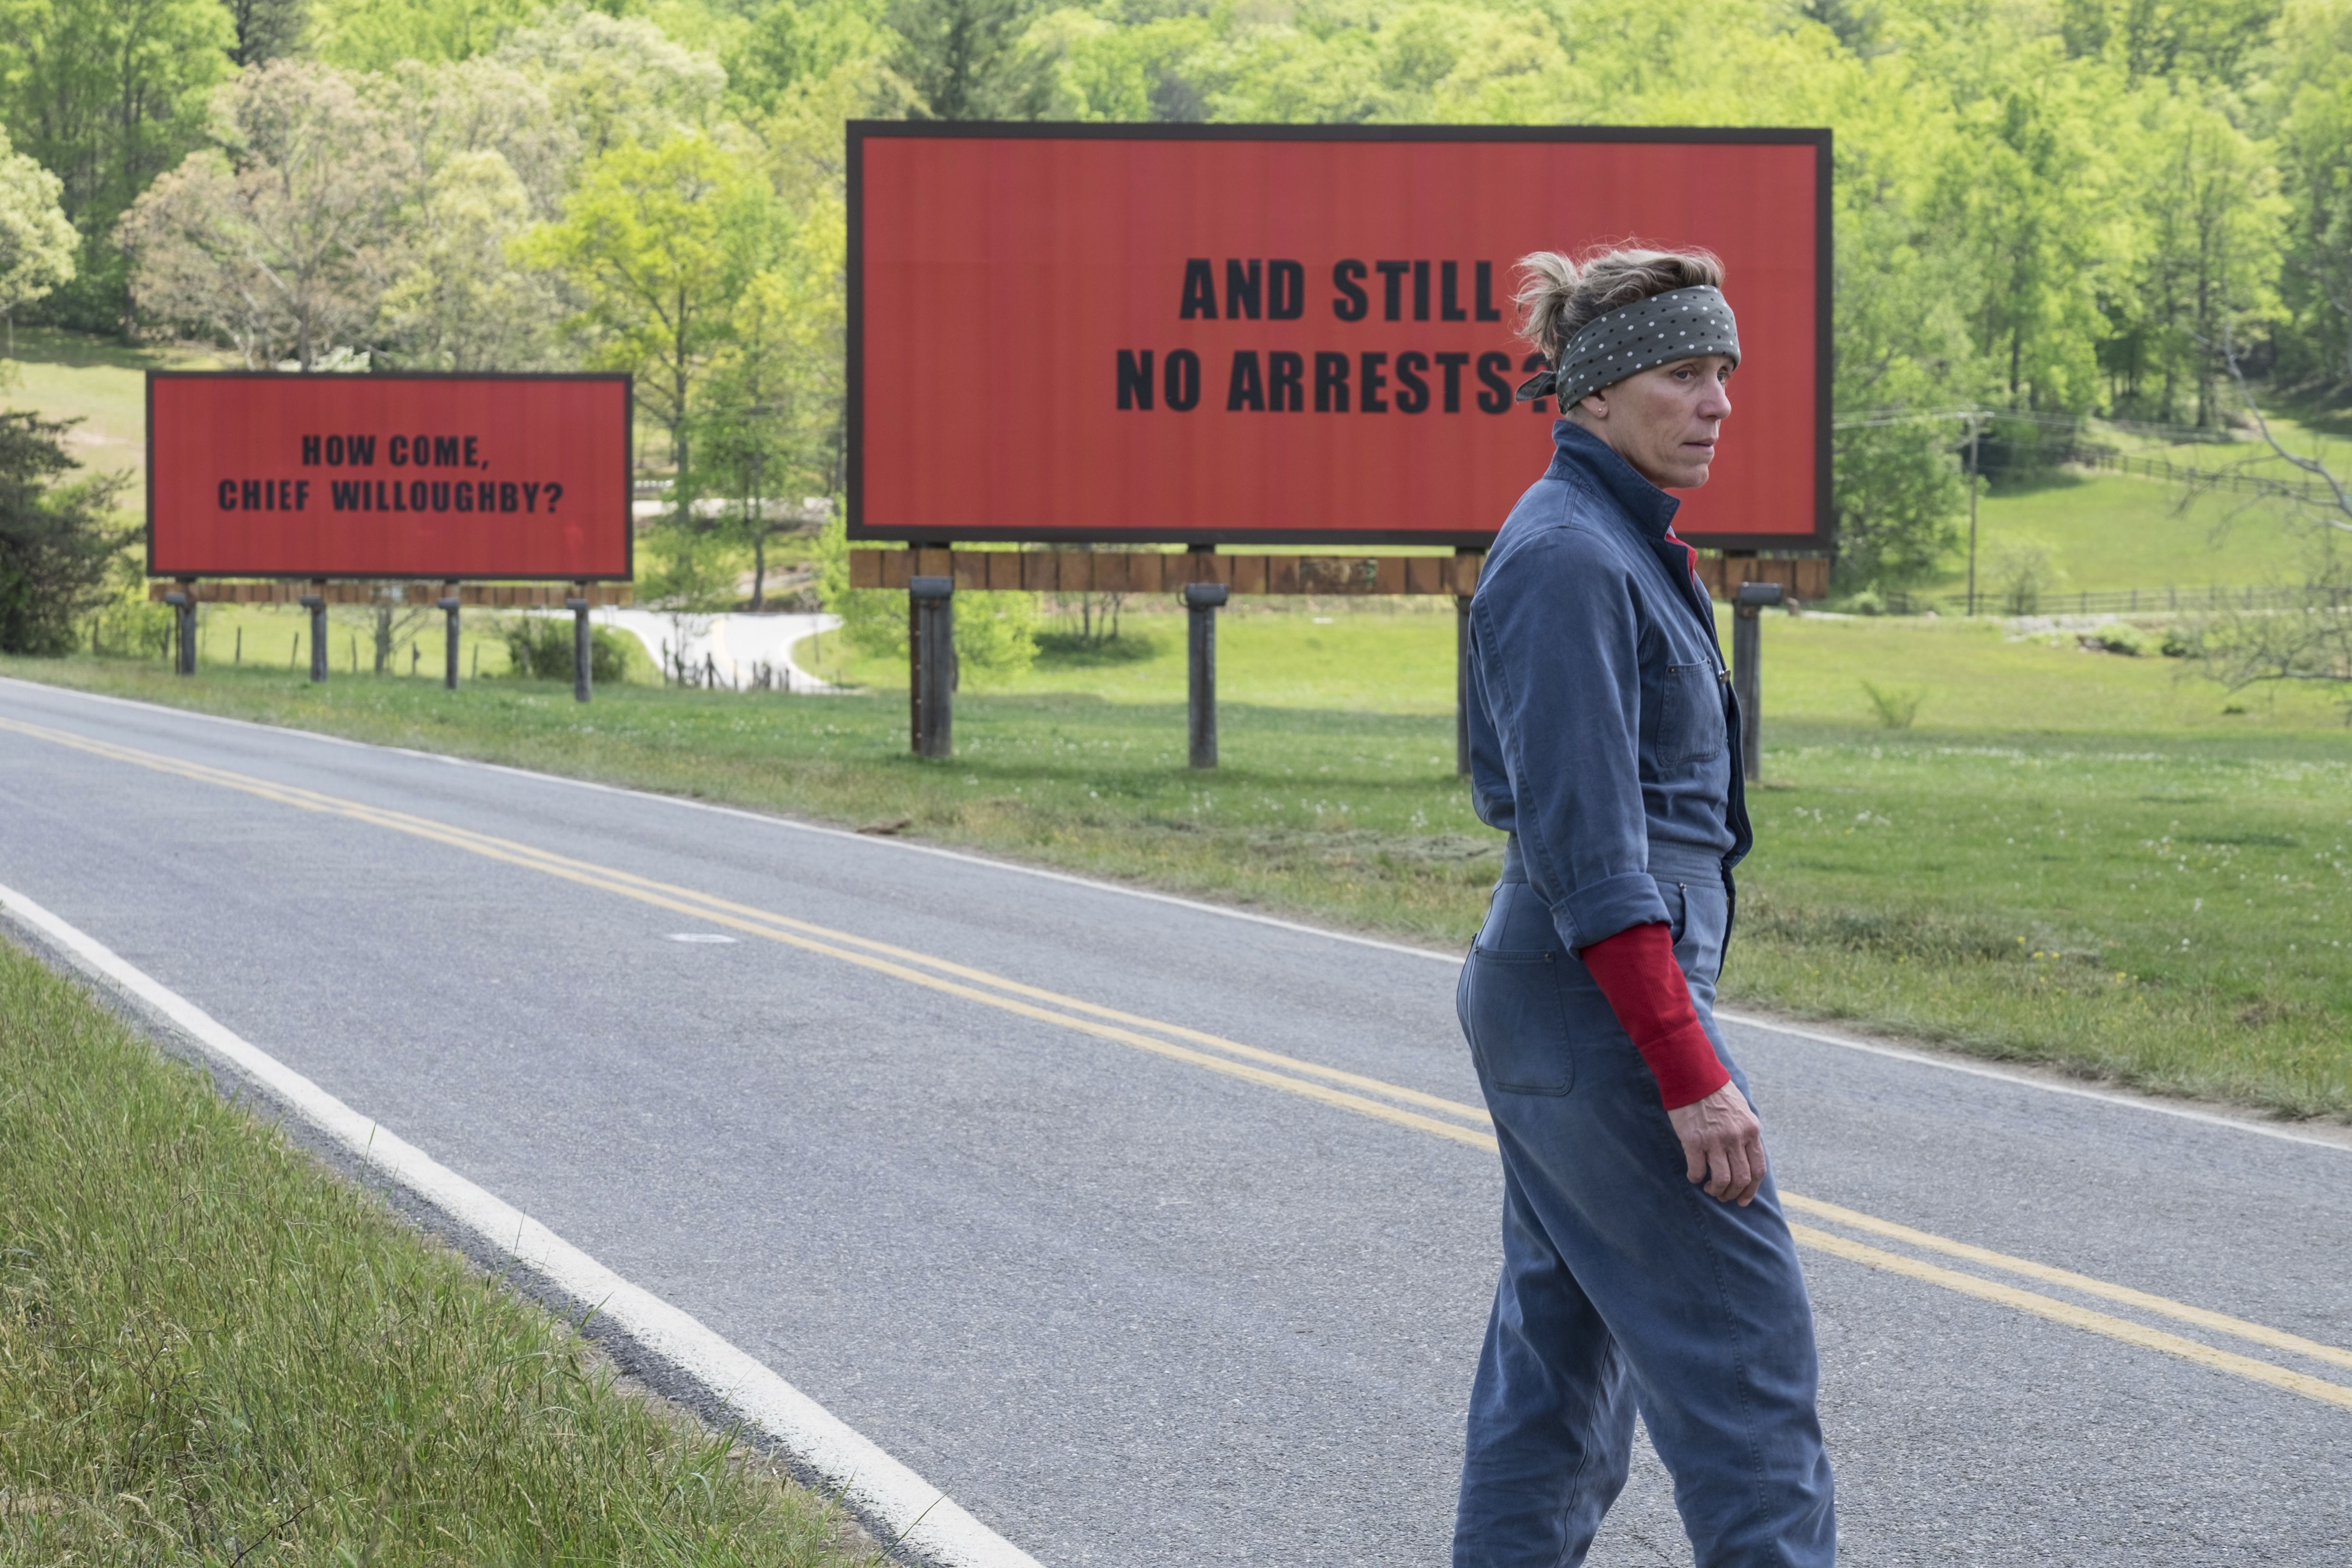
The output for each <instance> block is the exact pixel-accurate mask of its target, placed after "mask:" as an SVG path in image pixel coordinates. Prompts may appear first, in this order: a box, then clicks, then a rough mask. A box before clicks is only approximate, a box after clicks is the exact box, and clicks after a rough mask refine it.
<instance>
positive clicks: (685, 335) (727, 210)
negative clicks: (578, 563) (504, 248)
mask: <svg viewBox="0 0 2352 1568" xmlns="http://www.w3.org/2000/svg"><path fill="white" fill-rule="evenodd" d="M773 221H774V214H773V208H772V201H771V199H770V195H769V191H768V187H767V185H766V184H765V182H764V181H762V180H761V178H760V177H759V174H758V170H757V168H756V166H755V164H754V163H753V161H752V160H751V158H749V157H748V156H746V155H745V154H743V153H739V152H737V151H735V150H733V149H731V148H729V147H725V146H722V145H720V143H719V142H717V141H716V140H714V139H713V138H711V137H710V136H708V135H705V134H703V133H702V132H686V133H682V134H678V135H675V136H672V137H670V138H669V139H668V140H667V141H665V142H662V143H661V144H660V145H659V146H656V147H640V146H637V145H635V144H634V143H627V144H624V145H622V146H619V147H615V148H614V149H613V150H612V151H611V152H609V153H605V154H604V156H603V157H601V158H598V159H596V160H595V161H594V162H593V163H591V164H589V166H588V168H587V170H586V171H585V172H584V173H583V174H582V176H581V181H580V186H579V189H578V190H576V191H575V192H574V193H573V194H572V197H571V199H570V200H569V201H568V202H567V203H566V204H565V205H564V210H563V217H562V221H561V222H560V223H555V224H550V225H547V226H542V227H541V228H540V229H538V230H535V231H534V232H533V233H531V234H530V235H529V236H527V237H525V238H524V239H523V240H522V241H521V242H520V244H519V246H518V247H517V249H516V252H515V254H516V255H517V256H519V257H520V258H523V259H524V260H525V261H527V262H530V263H531V264H535V265H538V266H542V267H548V268H553V269H554V270H555V271H556V272H558V273H559V274H560V275H561V276H562V278H563V279H564V281H565V282H566V283H567V284H569V285H570V287H571V288H572V289H573V290H574V291H575V292H576V293H577V295H578V296H579V297H580V299H581V300H583V301H584V307H583V309H582V310H580V311H579V312H578V313H577V314H576V315H575V316H574V317H573V319H572V330H573V331H575V332H577V333H578V334H579V335H580V337H581V339H582V340H583V342H585V343H586V344H587V345H588V347H589V352H590V354H591V357H592V358H593V360H594V361H595V362H596V363H599V364H601V365H604V366H605V367H607V368H609V369H614V370H626V371H630V372H632V373H633V374H635V376H636V377H637V395H638V397H639V398H640V399H642V400H643V403H644V405H645V406H646V410H647V411H648V412H649V413H651V414H652V415H653V416H654V417H655V418H656V419H657V420H658V421H660V422H661V424H662V426H663V427H664V428H665V429H666V430H667V432H668V434H669V444H670V457H671V460H672V464H673V466H674V468H676V470H677V479H676V490H675V493H676V496H677V509H678V517H679V518H680V520H681V521H684V520H686V519H688V517H689V516H690V515H691V506H692V501H693V497H694V494H695V485H694V477H695V476H694V469H693V464H692V462H691V460H690V458H691V452H690V449H689V446H688V433H689V431H690V430H691V428H692V425H693V419H694V416H695V414H696V412H697V397H698V393H699V391H700V387H701V383H702V379H703V376H704V373H705V371H706V370H707V369H708V367H709V361H710V356H711V354H712V353H713V352H714V351H715V350H717V349H718V348H719V345H720V344H721V343H722V342H724V341H725V340H726V337H727V335H728V333H729V331H730V329H731V327H732V324H733V322H732V314H731V311H732V306H733V302H734V300H736V298H737V297H738V296H739V295H740V292H741V291H742V289H743V287H744V285H745V284H746V283H747V282H749V281H750V279H751V278H752V277H753V276H755V275H756V274H757V273H758V272H759V271H760V269H761V264H762V263H763V262H764V261H765V260H766V258H767V255H768V253H769V251H770V249H771V240H772V227H773Z"/></svg>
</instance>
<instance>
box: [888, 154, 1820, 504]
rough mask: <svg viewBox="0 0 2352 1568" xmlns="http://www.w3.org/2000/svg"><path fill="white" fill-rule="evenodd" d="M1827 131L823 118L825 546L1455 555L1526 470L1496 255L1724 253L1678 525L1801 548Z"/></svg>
mask: <svg viewBox="0 0 2352 1568" xmlns="http://www.w3.org/2000/svg"><path fill="white" fill-rule="evenodd" d="M1829 171H1830V140H1829V132H1826V131H1691V130H1594V129H1575V128H1570V129H1564V130H1528V129H1505V130H1487V129H1484V128H1470V127H1452V126H1446V127H1402V128H1389V127H1329V126H1157V125H1153V126H1143V125H1133V126H1077V125H981V124H970V123H966V124H941V123H937V122H920V123H906V122H895V121H890V122H885V121H856V122H853V123H852V124H851V126H850V128H849V181H850V184H849V191H850V209H849V210H850V228H849V246H850V250H849V256H850V264H849V290H850V295H849V297H850V364H849V376H850V379H849V385H850V454H851V463H850V489H851V498H850V500H851V508H850V531H851V534H852V536H853V537H857V538H866V539H925V540H940V541H952V540H963V539H971V540H986V539H1021V540H1033V539H1034V540H1070V541H1117V540H1136V541H1143V540H1160V541H1183V542H1196V543H1199V542H1243V541H1251V542H1318V541H1320V542H1337V541H1339V540H1347V541H1354V542H1396V543H1409V542H1417V543H1453V544H1476V543H1481V542H1484V541H1485V540H1486V538H1487V537H1488V536H1490V535H1491V534H1492V533H1493V532H1494V531H1495V530H1496V528H1497V527H1498V526H1499V525H1500V524H1501V522H1502V520H1503V518H1504V516H1505V514H1507V512H1508V511H1509V510H1510V507H1511V503H1512V502H1513V501H1514V500H1517V497H1518V495H1519V493H1520V492H1521V491H1522V490H1524V489H1526V488H1527V486H1528V484H1529V483H1531V482H1532V481H1533V480H1534V479H1536V478H1537V476H1538V474H1540V473H1541V472H1542V469H1543V467H1544V464H1545V463H1546V462H1547V461H1548V460H1549V452H1550V445H1551V443H1550V428H1551V420H1552V418H1553V417H1554V411H1553V410H1552V409H1551V407H1550V406H1549V404H1548V403H1547V404H1546V405H1542V406H1539V407H1534V408H1531V407H1530V406H1529V405H1527V404H1518V405H1514V404H1513V403H1512V402H1511V393H1512V391H1513V390H1514V389H1515V388H1516V387H1517V384H1518V383H1519V382H1520V381H1522V380H1523V379H1525V377H1526V376H1527V375H1528V374H1531V373H1532V371H1533V370H1534V369H1535V368H1537V365H1538V363H1539V362H1536V361H1532V360H1530V359H1529V357H1528V350H1527V348H1526V345H1525V344H1523V343H1520V342H1518V341H1517V340H1516V339H1515V338H1513V337H1512V335H1511V326H1512V316H1513V311H1512V309H1511V306H1510V301H1509V296H1510V293H1511V290H1512V289H1513V286H1514V278H1513V272H1512V268H1513V264H1514V263H1515V262H1516V261H1517V258H1519V257H1521V256H1524V255H1526V254H1527V253H1528V252H1529V251H1532V250H1568V251H1571V252H1573V251H1577V250H1580V249H1583V248H1584V247H1588V246H1591V245H1592V244H1595V243H1597V242H1601V241H1610V240H1623V239H1638V240H1642V241H1644V242H1647V243H1650V244H1654V245H1661V246H1672V247H1685V246H1702V247H1706V248H1707V249H1710V250H1712V251H1714V252H1716V253H1717V255H1718V256H1720V257H1721V258H1723V260H1724V263H1725V269H1726V273H1727V277H1726V281H1725V292H1726V294H1727V296H1728V298H1729V299H1730V300H1731V304H1732V307H1733V309H1734V310H1735V311H1737V313H1738V319H1739V338H1740V348H1741V352H1742V354H1743V356H1744V357H1743V359H1742V362H1741V363H1740V367H1739V370H1738V374H1737V375H1736V376H1735V377H1734V378H1733V382H1732V389H1731V395H1732V403H1733V415H1732V417H1731V419H1730V421H1729V423H1728V424H1727V426H1726V429H1725V433H1724V437H1723V445H1722V447H1721V448H1720V450H1721V454H1722V455H1721V456H1720V457H1718V458H1717V459H1716V463H1715V471H1714V477H1713V479H1711V481H1710V482H1709V483H1708V485H1707V486H1706V489H1703V490H1699V491H1694V492H1691V493H1690V494H1688V495H1687V496H1685V498H1684V500H1685V505H1684V509H1683V512H1682V519H1681V522H1680V524H1679V525H1678V528H1679V531H1683V532H1684V533H1685V536H1686V537H1688V538H1690V539H1692V540H1693V541H1694V542H1700V543H1704V544H1707V545H1712V546H1717V547H1722V548H1731V549H1758V548H1768V549H1769V548H1782V549H1785V548H1800V549H1820V548H1825V547H1826V546H1827V545H1828V543H1829V538H1830V518H1831V513H1830V505H1829V395H1830V384H1829V374H1830V364H1829V341H1830V315H1829V310H1830V293H1829V288H1830V228H1829V221H1830V220H1829V195H1830V193H1829V177H1830V176H1829Z"/></svg>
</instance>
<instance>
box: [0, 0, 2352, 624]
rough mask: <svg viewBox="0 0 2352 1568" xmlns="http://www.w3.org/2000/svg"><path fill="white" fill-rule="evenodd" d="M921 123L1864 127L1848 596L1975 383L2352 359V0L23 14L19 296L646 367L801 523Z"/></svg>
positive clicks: (1167, 0)
mask: <svg viewBox="0 0 2352 1568" xmlns="http://www.w3.org/2000/svg"><path fill="white" fill-rule="evenodd" d="M898 116H911V117H933V118H940V119H975V118H984V119H1024V120H1067V121H1288V122H1329V123H1379V122H1400V123H1402V122H1467V123H1486V124H1561V123H1591V124H1620V125H1624V124H1685V125H1715V126H1738V125H1766V124H1769V125H1798V126H1821V125H1825V126H1828V127H1831V128H1832V130H1833V132H1835V138H1836V141H1835V146H1836V168H1835V181H1836V184H1835V190H1836V204H1837V207H1836V234H1837V250H1836V258H1837V278H1836V345H1835V346H1836V355H1837V360H1836V365H1837V369H1836V404H1837V411H1838V416H1839V424H1840V426H1841V428H1840V431H1839V434H1838V437H1837V451H1836V500H1837V508H1838V513H1839V532H1840V549H1841V555H1840V561H1839V572H1840V575H1841V577H1842V578H1843V579H1844V580H1845V581H1847V582H1848V583H1850V584H1861V583H1864V582H1868V583H1871V584H1878V585H1882V586H1884V587H1886V588H1890V589H1893V588H1900V587H1902V586H1904V585H1905V584H1907V583H1911V582H1916V581H1919V580H1923V579H1925V578H1927V577H1928V576H1930V575H1932V574H1934V572H1936V571H1937V569H1938V566H1939V563H1944V562H1945V561H1947V560H1948V557H1949V555H1950V552H1951V551H1952V550H1953V548H1954V545H1955V539H1956V530H1957V529H1958V525H1959V522H1960V520H1961V519H1962V518H1964V516H1965V513H1966V500H1965V497H1966V481H1965V478H1964V474H1963V468H1962V455H1963V452H1964V451H1965V442H1964V438H1963V433H1964V426H1963V424H1962V423H1961V422H1959V421H1958V420H1956V419H1954V418H1952V417H1950V415H1951V414H1952V413H1953V411H1955V410H1961V409H1969V408H1981V409H1986V410H1990V411H1993V413H1994V415H1995V417H1993V418H1992V420H1991V422H1990V426H1988V427H1987V428H1986V430H1985V432H1984V435H1983V438H1982V441H1981V444H1980V447H1979V457H1980V460H1981V461H1982V462H1983V463H1984V464H1986V465H1987V466H1989V467H2004V466H2005V467H2007V468H2019V467H2029V468H2030V467H2031V466H2032V464H2034V463H2036V462H2054V461H2056V460H2058V459H2059V458H2063V455H2064V453H2065V452H2066V451H2067V450H2068V449H2069V447H2068V443H2069V441H2070V440H2071V438H2072V434H2073V432H2074V428H2075V426H2076V425H2077V423H2078V422H2079V421H2082V420H2084V419H2086V418H2091V417H2097V418H2101V419H2105V420H2112V421H2136V422H2142V423H2145V424H2148V425H2155V426H2185V427H2190V428H2193V429H2199V430H2206V431H2213V430H2218V429H2219V428H2221V426H2224V425H2226V424H2227V423H2228V422H2230V421H2231V419H2232V418H2233V417H2234V416H2236V415H2237V413H2238V411H2239V410H2240V409H2241V408H2242V403H2241V401H2240V399H2239V395H2238V393H2237V390H2236V388H2235V386H2234V384H2233V381H2232V374H2231V361H2232V360H2234V361H2235V362H2236V363H2237V364H2238V366H2239V368H2240V369H2242V371H2243V372H2244V373H2245V374H2248V375H2249V376H2251V377H2252V378H2253V380H2254V382H2255V383H2256V384H2259V385H2261V386H2262V387H2263V389H2264V391H2265V395H2268V396H2275V397H2280V398H2285V399H2289V400H2299V402H2300V403H2301V404H2303V405H2315V406H2322V407H2326V406H2332V405H2334V404H2335V403H2336V402H2337V401H2338V400H2339V396H2340V395H2341V394H2343V393H2345V392H2346V391H2347V390H2352V0H2284V3H2282V0H1910V3H1907V4H1899V5H1898V4H1894V3H1891V0H1718V3H1717V4H1715V5H1708V6H1704V7H1701V6H1690V5H1657V4H1651V3H1645V0H1097V3H1095V4H1092V5H1065V6H1058V7H1057V6H1055V5H1051V4H1048V3H1044V0H804V3H796V0H614V3H613V4H612V5H610V6H608V7H600V8H588V7H585V6H583V5H581V4H580V3H579V0H564V3H562V4H561V5H534V4H531V3H530V0H0V129H5V147H0V309H5V310H7V311H8V312H9V318H10V321H11V322H12V323H42V324H47V325H50V326H57V327H64V328H70V329H74V330H77V331H87V332H100V333H112V334H125V335H131V336H136V337H152V338H163V339H174V340H193V341H196V342H209V343H212V344H215V345H217V346H219V347H221V348H223V349H224V350H226V351H227V352H229V353H232V354H233V355H235V356H236V357H237V358H239V359H241V360H242V361H243V363H247V364H250V365H256V366H270V365H285V366H289V367H299V368H300V369H304V370H332V369H339V368H360V367H363V366H368V365H374V366H382V367H416V368H429V369H442V370H467V369H490V368H496V369H534V368H562V367H584V368H597V369H619V370H626V371H630V372H632V373H634V374H635V377H636V384H637V388H638V397H639V405H640V411H641V417H643V418H644V420H645V421H646V426H647V427H648V429H649V431H650V432H651V433H652V435H651V438H650V439H648V440H647V441H646V451H645V452H644V453H643V454H642V455H641V456H642V460H643V465H644V466H645V467H646V468H649V469H658V470H659V471H660V472H662V473H664V474H667V475H669V476H671V477H672V478H673V488H672V489H671V491H670V493H671V495H672V496H673V497H674V499H675V500H676V502H677V508H676V511H675V514H674V516H675V519H676V521H677V523H678V524H679V525H681V526H680V530H679V531H680V532H682V533H695V532H709V531H714V530H725V529H729V528H732V529H734V530H736V531H737V532H738V534H739V535H740V533H741V532H742V531H750V532H751V533H752V534H756V535H759V536H760V538H761V540H764V537H765V535H766V534H767V533H768V532H769V531H772V530H773V529H776V528H780V527H783V526H785V523H784V522H783V521H781V520H782V519H785V518H788V517H798V518H802V519H805V517H806V515H807V511H806V509H804V508H803V509H802V510H797V511H796V510H794V508H796V507H801V503H802V502H803V498H825V497H831V496H834V495H835V494H836V492H837V491H838V490H839V489H840V471H839V470H840V461H841V447H842V432H843V419H842V347H843V330H844V329H843V318H844V298H845V295H844V282H843V262H844V252H845V239H844V193H843V184H842V175H843V169H842V140H843V139H842V122H843V121H845V120H846V119H850V118H855V117H878V118H888V117H898ZM696 500H704V501H706V502H716V503H719V504H716V505H707V506H706V507H704V508H702V509H697V508H696V507H695V505H694V504H693V503H694V502H695V501H696ZM730 519H732V520H734V521H732V522H730V521H728V520H730ZM741 542H743V541H742V540H741V539H740V537H739V538H738V539H737V540H736V543H737V544H739V545H740V543H741ZM754 542H758V541H754Z"/></svg>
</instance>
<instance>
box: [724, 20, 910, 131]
mask: <svg viewBox="0 0 2352 1568" xmlns="http://www.w3.org/2000/svg"><path fill="white" fill-rule="evenodd" d="M896 43H897V38H896V36H895V35H893V34H892V33H891V32H890V31H889V30H888V28H887V27H886V26H884V25H883V22H882V19H881V16H880V15H879V14H878V10H877V7H876V6H874V5H869V4H866V0H812V3H811V4H807V5H799V4H795V3H794V0H772V4H771V5H769V6H768V8H767V9H766V10H764V11H762V12H761V13H760V14H759V15H758V16H755V17H753V18H752V21H751V27H750V28H749V29H748V30H747V31H746V32H745V33H744V34H743V36H742V37H741V38H740V40H739V41H738V42H737V44H736V45H735V47H734V48H733V49H731V50H730V51H729V53H728V56H727V61H726V65H727V94H728V97H729V99H730V100H731V101H733V102H735V103H738V104H740V105H741V106H742V107H743V108H745V109H747V110H751V111H752V112H753V113H756V114H765V113H768V112H770V111H771V110H773V109H774V108H775V107H776V101H777V100H778V99H779V98H780V97H782V94H783V93H784V91H785V89H788V88H790V87H792V86H793V84H794V83H796V82H802V81H808V80H812V79H819V78H823V77H827V76H830V75H832V74H833V73H834V72H835V70H838V69H839V68H841V67H842V66H844V65H845V64H848V63H849V62H851V61H853V60H856V61H865V60H877V59H880V58H882V57H884V56H886V55H887V54H888V53H889V52H890V50H891V49H892V47H895V45H896Z"/></svg>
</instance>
